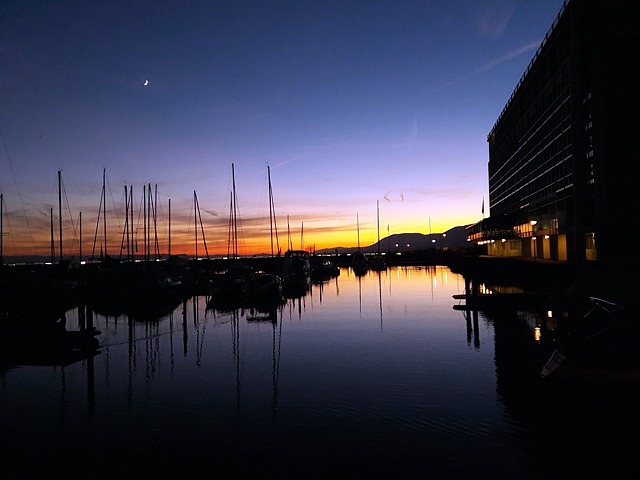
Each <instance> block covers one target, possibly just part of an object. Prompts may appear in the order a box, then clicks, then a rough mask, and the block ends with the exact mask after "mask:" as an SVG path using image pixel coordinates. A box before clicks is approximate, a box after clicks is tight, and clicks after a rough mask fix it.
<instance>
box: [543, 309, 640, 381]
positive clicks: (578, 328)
mask: <svg viewBox="0 0 640 480" xmlns="http://www.w3.org/2000/svg"><path fill="white" fill-rule="evenodd" d="M589 299H590V301H591V302H592V303H593V306H592V307H591V308H590V309H589V310H588V311H587V312H586V313H585V314H584V315H583V316H582V317H581V318H580V319H579V320H578V322H576V323H575V324H574V325H571V327H570V328H569V330H568V331H567V332H566V333H564V334H563V335H562V336H560V337H559V338H558V339H557V346H556V348H555V349H554V350H553V351H552V352H551V355H550V356H549V358H548V359H547V361H546V363H545V364H544V366H543V367H542V371H541V372H540V377H541V378H543V379H546V378H549V377H553V378H565V379H574V380H582V381H584V380H589V381H592V382H595V381H597V382H598V383H602V381H607V382H612V381H614V380H615V381H616V382H618V383H619V382H620V381H623V380H624V381H627V382H629V381H631V382H632V383H634V384H635V385H636V386H640V349H639V348H638V347H639V346H640V340H638V335H637V334H638V325H637V324H636V323H635V322H633V321H631V317H630V316H629V315H628V314H627V312H626V311H625V310H624V309H623V308H622V307H621V306H620V305H618V304H616V303H614V302H610V301H608V300H604V299H602V298H597V297H589Z"/></svg>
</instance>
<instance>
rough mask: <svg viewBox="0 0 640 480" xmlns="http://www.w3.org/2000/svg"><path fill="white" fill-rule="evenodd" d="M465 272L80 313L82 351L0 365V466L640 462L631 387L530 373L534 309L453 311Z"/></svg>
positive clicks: (216, 473) (317, 467)
mask: <svg viewBox="0 0 640 480" xmlns="http://www.w3.org/2000/svg"><path fill="white" fill-rule="evenodd" d="M464 285H465V282H464V279H463V278H462V277H460V276H459V275H458V274H454V273H452V272H451V271H449V269H447V268H446V267H430V268H426V267H422V268H419V267H406V268H405V267H394V268H390V269H388V270H387V271H384V272H381V273H377V272H368V273H367V274H366V275H365V276H363V277H356V276H355V275H354V274H353V273H352V272H351V271H350V270H349V269H342V272H341V275H340V276H339V277H337V278H333V279H331V280H329V281H328V282H325V283H322V284H313V285H312V286H311V290H310V292H309V293H307V295H305V296H304V297H301V298H296V299H289V300H288V301H287V303H286V304H285V305H284V307H283V308H282V309H281V310H280V311H279V312H278V313H277V319H276V321H271V320H269V319H265V318H261V317H260V315H256V312H248V311H239V312H230V313H225V312H217V311H215V310H207V298H206V297H204V296H202V297H192V298H189V299H188V300H187V301H186V303H185V304H184V305H178V306H177V307H176V309H175V311H174V312H173V313H172V314H171V315H168V316H165V317H162V318H160V319H156V320H149V319H147V320H134V319H130V318H128V317H127V316H125V315H122V316H104V315H101V314H100V313H95V314H94V318H93V320H94V324H95V326H96V327H97V328H98V329H99V330H100V331H101V333H100V335H99V336H98V339H99V341H100V349H99V354H98V355H96V356H95V357H92V358H89V359H84V360H82V361H78V362H76V363H73V364H71V365H67V366H24V365H15V366H10V367H7V368H5V369H4V370H0V382H1V385H0V398H1V409H0V422H1V430H0V432H1V433H0V458H1V460H2V461H1V463H0V473H1V474H2V478H7V479H9V478H46V476H49V475H50V476H52V477H54V478H116V477H115V476H116V475H126V478H133V477H139V478H186V476H188V477H195V476H196V475H198V476H203V477H205V476H206V477H209V478H213V477H222V478H234V477H242V478H246V477H249V478H304V477H307V478H334V477H338V476H341V477H342V476H346V477H347V478H372V477H375V478H425V479H427V478H428V479H431V478H435V479H438V478H474V479H478V478H491V479H502V478H505V479H507V478H508V479H544V478H563V479H567V478H584V477H585V475H589V476H590V477H591V478H595V477H593V475H596V476H600V475H604V474H607V475H608V476H607V478H612V479H614V478H615V479H618V478H640V449H639V447H640V439H639V437H638V433H639V432H640V429H639V427H640V413H639V407H640V402H639V401H638V400H639V398H638V395H637V390H635V389H627V388H619V387H617V386H608V387H606V388H603V387H593V386H591V385H586V386H582V385H577V384H573V383H572V384H563V383H558V382H555V383H546V382H545V381H542V380H540V379H539V373H540V368H541V366H542V364H543V363H544V361H545V360H546V358H547V356H548V353H549V345H548V341H547V337H548V334H547V332H546V331H545V330H544V329H543V331H542V332H540V331H538V335H536V327H537V326H539V324H540V323H541V322H542V320H541V316H542V314H539V313H538V312H526V311H521V312H502V313H494V314H491V315H489V314H486V313H483V312H479V313H478V312H476V313H475V315H474V314H473V313H471V314H470V315H468V316H467V312H463V311H458V310H454V309H453V306H454V305H455V304H456V303H457V302H458V301H457V300H453V299H452V295H453V294H456V293H463V292H464ZM78 316H79V315H78V311H77V309H74V310H70V311H68V312H67V328H68V329H73V328H74V327H77V324H78Z"/></svg>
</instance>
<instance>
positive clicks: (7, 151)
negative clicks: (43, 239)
mask: <svg viewBox="0 0 640 480" xmlns="http://www.w3.org/2000/svg"><path fill="white" fill-rule="evenodd" d="M0 137H2V146H3V148H4V153H5V156H6V157H7V163H8V164H9V170H11V178H13V184H14V185H15V187H16V192H18V199H20V206H21V207H22V213H23V215H24V220H25V222H26V224H27V230H28V231H29V236H30V237H31V243H32V244H33V243H34V239H33V232H32V231H31V224H30V223H29V217H28V216H27V210H26V208H25V206H24V201H23V200H22V194H21V193H20V188H18V182H17V180H16V174H15V173H14V171H13V164H12V163H11V158H9V150H8V149H7V143H6V141H5V139H4V134H3V133H2V129H1V128H0Z"/></svg>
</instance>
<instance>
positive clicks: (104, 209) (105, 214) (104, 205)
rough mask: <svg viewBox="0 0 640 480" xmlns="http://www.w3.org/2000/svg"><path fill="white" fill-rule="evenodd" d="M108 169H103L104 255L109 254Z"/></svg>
mask: <svg viewBox="0 0 640 480" xmlns="http://www.w3.org/2000/svg"><path fill="white" fill-rule="evenodd" d="M106 172H107V169H106V168H103V169H102V198H104V202H103V203H102V226H103V228H102V230H103V232H104V256H105V257H106V256H107V196H106V190H105V181H106V177H107V173H106Z"/></svg>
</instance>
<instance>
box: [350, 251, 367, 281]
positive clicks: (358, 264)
mask: <svg viewBox="0 0 640 480" xmlns="http://www.w3.org/2000/svg"><path fill="white" fill-rule="evenodd" d="M351 268H352V269H353V272H354V273H355V274H356V275H358V276H361V275H364V274H366V273H367V272H368V271H369V261H368V260H367V257H365V255H364V253H362V252H356V253H354V254H353V258H352V260H351Z"/></svg>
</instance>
